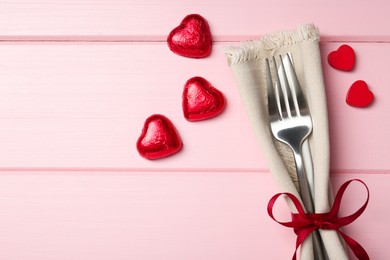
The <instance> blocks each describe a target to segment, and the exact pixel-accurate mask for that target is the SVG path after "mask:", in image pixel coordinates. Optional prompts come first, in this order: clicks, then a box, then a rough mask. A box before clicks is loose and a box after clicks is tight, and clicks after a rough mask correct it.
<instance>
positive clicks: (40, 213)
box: [0, 172, 390, 260]
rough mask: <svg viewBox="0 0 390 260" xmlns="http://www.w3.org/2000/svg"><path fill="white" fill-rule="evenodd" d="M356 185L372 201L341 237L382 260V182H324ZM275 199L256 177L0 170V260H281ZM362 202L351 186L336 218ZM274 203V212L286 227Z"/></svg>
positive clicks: (283, 240)
mask: <svg viewBox="0 0 390 260" xmlns="http://www.w3.org/2000/svg"><path fill="white" fill-rule="evenodd" d="M356 177H359V178H361V179H362V180H364V181H365V182H366V183H367V185H368V186H369V188H370V191H371V201H370V203H369V206H368V207H367V209H366V211H365V212H364V213H363V215H362V216H361V217H360V218H359V219H358V220H356V221H355V222H354V223H352V224H350V225H349V226H348V227H345V229H344V231H345V232H346V233H347V234H348V235H350V236H352V237H353V238H354V239H356V240H357V241H358V242H359V243H361V244H362V245H363V246H364V248H365V249H366V250H367V251H368V253H369V254H370V257H371V258H372V259H383V258H386V256H390V249H389V247H388V246H386V245H387V244H386V243H387V241H388V239H389V238H390V237H389V233H388V229H386V228H383V227H385V226H386V225H387V222H388V219H389V217H390V211H389V208H388V207H384V206H383V202H385V201H388V200H389V199H390V187H389V185H390V179H389V178H390V176H389V175H380V174H361V175H350V174H342V175H334V176H333V177H332V178H333V180H334V183H335V185H334V186H335V188H337V187H338V186H339V185H340V184H341V183H343V182H344V181H346V180H348V179H351V178H356ZM276 192H278V189H277V188H276V187H275V184H274V182H273V180H272V178H271V176H270V175H269V174H268V173H266V174H264V173H260V172H253V173H248V172H237V173H232V172H220V173H214V172H197V173H189V172H175V173H161V172H123V173H117V172H84V173H83V174H80V173H79V172H68V173H63V172H2V173H1V174H0V209H1V210H0V231H1V232H0V244H1V250H0V258H1V259H31V258H34V259H41V260H49V259H75V260H76V259H95V260H100V259H117V260H121V259H139V260H152V259H153V260H155V259H188V260H192V259H194V260H195V259H197V260H198V259H226V260H237V259H247V260H252V259H253V260H255V259H259V258H267V259H289V258H291V256H292V253H293V249H294V243H295V241H294V240H295V235H294V233H293V231H292V230H289V229H287V228H285V227H282V226H280V225H278V224H276V223H275V222H273V221H272V220H271V219H270V218H269V217H268V215H267V213H266V206H267V203H268V200H269V199H270V197H271V196H273V195H274V194H275V193H276ZM364 199H365V193H364V188H362V187H361V186H359V185H357V184H356V185H352V187H351V188H350V189H349V190H348V191H347V193H346V196H345V198H344V200H343V204H342V212H341V214H349V213H351V212H353V211H354V210H356V209H357V208H358V207H360V205H361V204H362V203H363V202H364ZM282 201H283V200H281V202H280V203H278V204H277V207H278V208H277V209H276V210H275V212H276V214H277V216H278V217H280V218H282V219H284V220H288V219H289V217H290V215H289V212H288V211H287V209H286V208H285V206H284V203H283V202H282ZM373 220H375V221H373ZM281 244H283V250H279V249H276V248H278V245H281ZM20 248H23V250H20ZM351 259H354V258H351Z"/></svg>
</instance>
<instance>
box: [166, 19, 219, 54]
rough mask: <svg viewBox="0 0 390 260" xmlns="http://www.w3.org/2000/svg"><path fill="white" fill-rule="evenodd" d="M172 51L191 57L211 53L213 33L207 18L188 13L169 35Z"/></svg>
mask: <svg viewBox="0 0 390 260" xmlns="http://www.w3.org/2000/svg"><path fill="white" fill-rule="evenodd" d="M167 42H168V46H169V49H171V51H172V52H174V53H176V54H178V55H181V56H185V57H189V58H204V57H207V56H209V55H210V53H211V43H212V41H211V33H210V27H209V24H208V23H207V21H206V19H204V18H203V17H202V16H200V15H199V14H190V15H187V16H186V17H185V18H184V19H183V21H182V22H181V23H180V25H179V26H177V27H176V28H174V29H173V30H172V31H171V32H170V33H169V35H168V39H167Z"/></svg>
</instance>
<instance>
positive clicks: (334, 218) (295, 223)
mask: <svg viewBox="0 0 390 260" xmlns="http://www.w3.org/2000/svg"><path fill="white" fill-rule="evenodd" d="M354 181H357V182H360V183H361V184H363V185H364V187H365V188H366V191H367V198H366V201H365V203H364V204H363V205H362V206H361V207H360V208H359V209H358V210H357V211H356V212H354V213H353V214H351V215H349V216H344V217H338V213H339V210H340V206H341V200H342V197H343V195H344V192H345V191H346V189H347V187H348V186H349V184H351V183H352V182H354ZM282 195H285V196H287V197H288V198H289V199H290V200H291V201H292V203H293V204H294V206H295V208H296V209H297V212H298V213H292V214H291V221H290V222H281V221H278V220H276V218H275V217H274V215H273V207H274V204H275V202H276V200H277V199H278V198H279V197H280V196H282ZM369 198H370V192H369V190H368V187H367V185H366V184H365V183H364V182H363V181H362V180H359V179H352V180H349V181H347V182H345V183H344V184H343V185H341V187H340V189H339V190H338V191H337V194H336V197H335V200H334V202H333V205H332V208H331V210H330V211H329V212H327V213H318V214H315V213H307V214H306V213H305V211H304V210H303V207H302V205H301V203H300V202H299V200H298V199H297V198H296V197H295V196H294V195H293V194H291V193H287V192H285V193H278V194H276V195H274V196H273V197H272V198H271V199H270V201H269V202H268V207H267V211H268V215H269V216H270V217H271V218H272V219H273V220H274V221H276V222H277V223H279V224H281V225H283V226H285V227H290V228H293V229H294V232H295V234H296V235H297V240H296V247H295V253H294V255H293V258H292V259H293V260H295V259H296V253H297V250H298V248H299V247H300V245H301V244H302V243H303V241H304V240H305V239H306V238H307V237H308V236H309V235H310V234H311V232H313V231H314V230H316V229H326V230H335V231H337V232H338V233H339V234H340V235H341V237H342V238H343V239H344V240H345V242H346V243H347V245H348V246H349V247H350V248H351V250H352V252H353V253H354V254H355V256H356V257H357V258H358V259H361V260H369V259H370V258H369V256H368V254H367V252H366V251H365V250H364V248H363V247H362V246H361V245H360V244H359V243H358V242H356V241H355V240H354V239H352V238H351V237H349V236H348V235H346V234H345V233H343V232H342V231H341V230H340V228H341V227H342V226H345V225H348V224H350V223H352V222H353V221H355V220H356V219H357V218H358V217H359V216H360V215H361V214H362V213H363V211H364V210H365V209H366V207H367V204H368V201H369Z"/></svg>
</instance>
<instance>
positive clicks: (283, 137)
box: [266, 54, 325, 260]
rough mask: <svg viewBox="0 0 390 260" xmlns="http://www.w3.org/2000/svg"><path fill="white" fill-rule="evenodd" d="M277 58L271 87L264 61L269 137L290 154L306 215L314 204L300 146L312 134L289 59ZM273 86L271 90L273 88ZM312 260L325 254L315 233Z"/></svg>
mask: <svg viewBox="0 0 390 260" xmlns="http://www.w3.org/2000/svg"><path fill="white" fill-rule="evenodd" d="M279 58H280V65H279V69H278V68H277V65H276V60H275V57H272V63H273V64H274V69H275V79H274V81H275V84H273V83H272V82H273V80H272V74H271V69H270V61H269V60H268V59H266V75H267V94H268V109H269V120H270V126H271V132H272V134H273V136H274V137H275V138H276V139H277V140H278V141H279V142H282V143H284V144H287V145H288V146H289V147H290V148H291V150H292V152H293V155H294V159H295V166H296V172H297V177H298V184H299V190H300V195H301V197H302V201H303V204H304V206H305V208H306V211H307V212H308V213H314V212H315V210H314V203H313V199H312V196H311V192H310V187H309V183H308V180H307V176H306V172H305V167H304V162H303V156H302V143H303V142H304V141H305V140H306V138H307V137H308V136H309V135H310V133H311V132H312V128H313V124H312V120H311V116H310V112H309V107H308V105H307V103H306V100H305V97H304V95H303V92H302V89H301V86H300V84H299V81H298V79H297V76H296V74H295V70H294V68H293V65H292V62H291V59H290V56H289V55H288V54H287V55H285V56H284V58H282V56H280V55H279ZM274 85H275V88H274ZM313 245H314V248H313V249H314V257H315V259H321V260H322V259H325V251H324V250H323V246H322V243H321V238H320V235H319V233H318V230H316V231H315V232H313Z"/></svg>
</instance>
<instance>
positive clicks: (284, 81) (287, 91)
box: [278, 55, 297, 117]
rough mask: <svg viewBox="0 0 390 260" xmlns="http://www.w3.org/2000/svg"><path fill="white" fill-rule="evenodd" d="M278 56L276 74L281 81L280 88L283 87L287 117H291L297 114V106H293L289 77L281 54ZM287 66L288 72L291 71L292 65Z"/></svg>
mask: <svg viewBox="0 0 390 260" xmlns="http://www.w3.org/2000/svg"><path fill="white" fill-rule="evenodd" d="M286 57H288V55H286ZM279 58H280V66H279V69H278V75H279V78H280V82H281V85H282V89H283V95H284V102H285V104H286V110H287V115H288V116H289V117H291V116H292V115H295V114H297V108H296V106H295V102H294V98H293V94H292V90H291V86H290V83H289V78H288V76H287V70H286V68H285V65H284V62H283V59H282V56H281V55H279ZM288 59H289V58H288ZM290 64H291V63H290ZM288 68H289V69H288V72H291V68H292V65H291V67H288ZM289 74H290V73H289Z"/></svg>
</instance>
